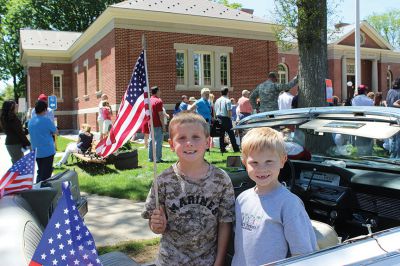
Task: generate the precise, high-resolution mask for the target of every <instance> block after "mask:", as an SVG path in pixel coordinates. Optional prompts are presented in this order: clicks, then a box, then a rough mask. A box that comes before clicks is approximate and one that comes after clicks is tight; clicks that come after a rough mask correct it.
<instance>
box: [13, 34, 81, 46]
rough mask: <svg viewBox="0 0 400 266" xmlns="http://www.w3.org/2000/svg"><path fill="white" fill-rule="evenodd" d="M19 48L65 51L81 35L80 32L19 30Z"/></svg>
mask: <svg viewBox="0 0 400 266" xmlns="http://www.w3.org/2000/svg"><path fill="white" fill-rule="evenodd" d="M20 35H21V48H22V49H23V50H25V49H37V50H52V51H67V50H68V48H70V47H71V45H72V44H73V43H74V42H75V41H76V40H77V39H78V38H79V37H80V36H81V35H82V33H80V32H68V31H51V30H32V29H21V30H20Z"/></svg>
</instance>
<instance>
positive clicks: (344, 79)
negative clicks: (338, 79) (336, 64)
mask: <svg viewBox="0 0 400 266" xmlns="http://www.w3.org/2000/svg"><path fill="white" fill-rule="evenodd" d="M346 98H347V57H346V56H345V55H344V56H342V96H341V99H342V101H344V99H346Z"/></svg>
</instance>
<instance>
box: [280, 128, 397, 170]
mask: <svg viewBox="0 0 400 266" xmlns="http://www.w3.org/2000/svg"><path fill="white" fill-rule="evenodd" d="M283 131H284V136H285V141H286V142H287V143H296V144H299V145H301V146H302V147H304V148H305V149H306V150H308V151H309V152H310V153H311V154H312V158H311V160H313V161H319V162H323V161H325V162H328V163H329V162H330V161H331V162H330V163H332V164H334V163H335V162H334V161H336V162H337V161H343V162H345V163H346V164H347V165H349V164H363V165H366V166H370V167H378V168H382V167H385V168H393V169H399V165H400V158H396V155H395V154H394V153H393V152H392V151H393V149H394V145H395V138H394V137H392V138H387V139H374V138H366V137H360V136H353V135H346V134H339V133H327V132H317V133H315V132H314V131H310V130H307V129H302V128H299V127H286V128H285V129H284V130H283ZM383 164H385V165H384V166H383Z"/></svg>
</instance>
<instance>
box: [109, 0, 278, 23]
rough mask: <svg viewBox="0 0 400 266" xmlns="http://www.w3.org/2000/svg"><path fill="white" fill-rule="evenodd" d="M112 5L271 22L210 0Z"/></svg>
mask: <svg viewBox="0 0 400 266" xmlns="http://www.w3.org/2000/svg"><path fill="white" fill-rule="evenodd" d="M112 7H117V8H127V9H136V10H148V11H156V12H165V13H176V14H184V15H192V16H202V17H212V18H221V19H232V20H242V21H249V22H260V23H271V22H269V21H267V20H264V19H261V18H259V17H256V16H253V15H252V14H249V13H246V12H243V11H240V10H237V9H232V8H228V7H226V6H224V5H222V4H219V3H215V2H213V1H209V0H128V1H124V2H121V3H118V4H114V5H112Z"/></svg>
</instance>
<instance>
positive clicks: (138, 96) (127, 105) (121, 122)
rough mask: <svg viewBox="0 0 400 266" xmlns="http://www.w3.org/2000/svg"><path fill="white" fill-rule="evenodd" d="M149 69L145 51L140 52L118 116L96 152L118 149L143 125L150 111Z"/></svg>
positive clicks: (106, 154) (108, 151)
mask: <svg viewBox="0 0 400 266" xmlns="http://www.w3.org/2000/svg"><path fill="white" fill-rule="evenodd" d="M146 76H147V71H146V67H145V54H144V51H142V52H141V53H140V56H139V58H138V60H137V61H136V65H135V68H134V70H133V74H132V78H131V80H130V82H129V85H128V89H127V90H126V92H125V95H124V97H123V99H122V103H121V105H120V107H119V110H118V114H117V118H116V120H115V122H114V124H113V125H112V128H111V130H110V134H109V136H108V137H107V138H104V139H103V140H102V141H100V142H99V144H98V145H97V147H96V153H97V154H98V155H100V156H102V157H107V156H108V155H110V154H111V153H113V152H115V151H116V150H118V148H119V147H121V146H122V145H124V143H125V142H127V141H128V140H130V139H131V138H132V136H133V134H135V133H136V131H137V130H138V129H139V128H140V127H141V125H142V123H143V120H144V118H145V117H146V116H149V115H150V112H149V107H148V105H149V100H148V93H149V89H148V86H147V81H146Z"/></svg>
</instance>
